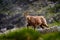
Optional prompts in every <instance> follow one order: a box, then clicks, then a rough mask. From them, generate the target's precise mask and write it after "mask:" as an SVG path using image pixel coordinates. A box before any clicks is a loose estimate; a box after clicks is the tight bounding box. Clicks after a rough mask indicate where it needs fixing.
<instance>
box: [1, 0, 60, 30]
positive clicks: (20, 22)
mask: <svg viewBox="0 0 60 40" xmlns="http://www.w3.org/2000/svg"><path fill="white" fill-rule="evenodd" d="M25 11H28V12H29V13H30V15H38V16H40V15H43V16H45V18H46V20H47V22H48V25H49V26H51V27H52V26H60V1H59V0H53V1H52V0H9V1H8V0H0V29H1V28H8V29H11V28H14V27H16V26H19V27H23V26H26V20H25V17H24V16H23V13H24V12H25Z"/></svg>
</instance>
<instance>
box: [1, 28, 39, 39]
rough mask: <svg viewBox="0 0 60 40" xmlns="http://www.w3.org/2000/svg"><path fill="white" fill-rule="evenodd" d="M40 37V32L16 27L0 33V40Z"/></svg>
mask: <svg viewBox="0 0 60 40" xmlns="http://www.w3.org/2000/svg"><path fill="white" fill-rule="evenodd" d="M39 37H40V33H39V32H37V31H34V30H32V29H26V28H23V29H18V30H16V31H13V32H11V31H9V32H8V33H6V34H2V35H0V40H1V39H2V40H6V39H7V40H10V39H11V40H37V39H38V38H39Z"/></svg>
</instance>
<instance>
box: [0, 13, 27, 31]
mask: <svg viewBox="0 0 60 40" xmlns="http://www.w3.org/2000/svg"><path fill="white" fill-rule="evenodd" d="M5 16H6V15H3V16H0V17H1V18H0V19H1V20H0V30H1V29H4V28H6V29H7V30H10V29H13V28H15V27H17V28H18V27H23V26H26V18H25V17H24V16H22V14H16V15H15V16H11V17H9V15H8V16H7V17H8V18H7V17H5ZM3 18H4V19H3ZM18 25H19V26H18ZM3 31H4V30H3Z"/></svg>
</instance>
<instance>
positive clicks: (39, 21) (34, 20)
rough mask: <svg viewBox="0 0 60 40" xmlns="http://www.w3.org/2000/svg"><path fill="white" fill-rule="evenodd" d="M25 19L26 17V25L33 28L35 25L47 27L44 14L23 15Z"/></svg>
mask: <svg viewBox="0 0 60 40" xmlns="http://www.w3.org/2000/svg"><path fill="white" fill-rule="evenodd" d="M25 17H26V19H27V23H28V24H27V27H28V26H33V27H34V30H35V28H36V27H37V25H39V26H40V27H41V28H44V26H45V27H48V25H47V21H46V19H45V18H44V16H30V15H27V14H26V15H25Z"/></svg>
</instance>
